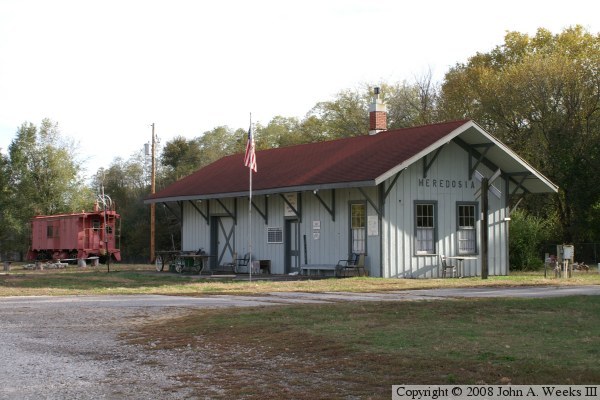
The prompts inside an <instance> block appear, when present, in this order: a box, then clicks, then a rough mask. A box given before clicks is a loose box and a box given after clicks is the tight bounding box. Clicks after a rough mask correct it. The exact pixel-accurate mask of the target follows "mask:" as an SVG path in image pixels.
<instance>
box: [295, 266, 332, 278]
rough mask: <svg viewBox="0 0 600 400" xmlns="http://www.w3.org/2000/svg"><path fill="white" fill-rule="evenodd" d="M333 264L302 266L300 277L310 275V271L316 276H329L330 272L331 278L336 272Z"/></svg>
mask: <svg viewBox="0 0 600 400" xmlns="http://www.w3.org/2000/svg"><path fill="white" fill-rule="evenodd" d="M336 267H337V266H336V265H335V264H304V265H302V266H300V274H301V275H308V276H310V275H312V271H316V274H317V275H329V272H332V274H331V275H332V276H334V275H335V270H336Z"/></svg>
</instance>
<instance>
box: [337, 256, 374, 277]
mask: <svg viewBox="0 0 600 400" xmlns="http://www.w3.org/2000/svg"><path fill="white" fill-rule="evenodd" d="M352 270H354V271H356V275H358V276H367V271H366V270H365V255H364V254H360V253H352V255H351V256H350V258H349V259H347V260H339V261H338V262H337V265H336V266H335V276H336V277H338V278H339V277H342V276H344V277H346V276H349V275H348V273H349V272H350V271H352Z"/></svg>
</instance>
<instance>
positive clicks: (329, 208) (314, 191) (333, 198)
mask: <svg viewBox="0 0 600 400" xmlns="http://www.w3.org/2000/svg"><path fill="white" fill-rule="evenodd" d="M313 194H314V195H315V197H316V198H317V200H319V203H321V205H322V206H323V207H324V208H325V210H327V212H328V213H329V215H331V220H332V221H334V222H335V189H331V207H329V206H328V205H327V204H326V203H325V201H324V200H323V199H322V198H321V196H320V195H319V191H318V190H313Z"/></svg>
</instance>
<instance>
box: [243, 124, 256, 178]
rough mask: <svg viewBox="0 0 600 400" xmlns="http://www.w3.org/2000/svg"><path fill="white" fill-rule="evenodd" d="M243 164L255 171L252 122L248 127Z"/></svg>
mask: <svg viewBox="0 0 600 400" xmlns="http://www.w3.org/2000/svg"><path fill="white" fill-rule="evenodd" d="M244 165H245V166H246V167H248V168H250V169H251V170H253V171H254V172H256V154H255V152H254V135H252V124H250V128H248V143H247V144H246V155H245V156H244Z"/></svg>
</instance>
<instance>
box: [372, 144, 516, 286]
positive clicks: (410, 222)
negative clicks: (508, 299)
mask: <svg viewBox="0 0 600 400" xmlns="http://www.w3.org/2000/svg"><path fill="white" fill-rule="evenodd" d="M429 157H430V158H431V157H432V154H431V155H429ZM468 167H469V160H468V154H467V153H466V152H465V151H464V150H462V149H461V148H460V147H458V146H456V145H455V144H453V143H449V144H447V145H446V146H445V147H444V148H443V149H442V151H441V152H440V154H439V155H438V157H437V158H436V160H435V161H434V162H433V163H432V165H431V167H430V168H429V170H428V171H427V176H426V177H424V176H423V161H422V160H420V161H418V162H416V163H415V164H413V165H412V166H410V167H409V168H408V169H406V170H404V171H403V173H402V175H401V176H400V178H399V179H398V180H397V182H396V185H395V187H394V188H393V189H392V191H391V192H390V194H389V196H388V198H387V199H386V203H385V211H384V212H385V218H384V226H383V236H384V237H383V269H384V276H386V277H415V278H436V277H438V274H439V269H438V265H439V255H440V254H445V255H448V256H452V255H456V254H457V250H456V249H457V246H458V245H457V237H456V235H457V233H456V232H457V221H456V212H457V211H456V206H457V202H478V203H480V199H476V198H475V192H476V190H477V189H478V188H479V187H480V183H479V182H478V181H477V180H475V179H473V180H471V179H469V177H468ZM478 170H479V171H480V172H482V173H483V174H484V175H486V176H490V175H491V174H492V173H493V171H488V170H486V169H485V167H483V166H479V167H478ZM391 181H392V179H388V180H387V181H386V183H385V184H386V187H388V186H389V185H390V182H391ZM501 183H502V181H501V180H498V181H497V182H496V184H495V186H497V187H498V188H499V189H500V190H503V185H502V184H501ZM504 198H505V197H504V193H503V196H501V199H498V198H497V197H495V196H493V195H490V196H489V205H490V213H489V219H490V227H489V235H490V245H489V246H490V247H489V274H490V275H505V274H506V273H507V264H508V260H507V259H506V257H507V249H506V243H507V222H506V221H505V217H506V213H505V209H504ZM415 200H418V201H432V202H435V203H436V204H437V216H436V217H437V218H436V224H437V241H436V252H435V254H434V255H416V254H415V248H414V245H415V242H414V236H415V216H414V203H415ZM479 212H480V213H481V206H479ZM480 220H481V218H480V216H478V222H477V249H478V254H476V255H475V256H478V257H479V259H478V260H465V262H464V266H465V268H464V273H465V275H468V276H474V275H481V262H480V253H481V243H480V237H479V236H480V229H481V225H480V222H479V221H480Z"/></svg>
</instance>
